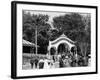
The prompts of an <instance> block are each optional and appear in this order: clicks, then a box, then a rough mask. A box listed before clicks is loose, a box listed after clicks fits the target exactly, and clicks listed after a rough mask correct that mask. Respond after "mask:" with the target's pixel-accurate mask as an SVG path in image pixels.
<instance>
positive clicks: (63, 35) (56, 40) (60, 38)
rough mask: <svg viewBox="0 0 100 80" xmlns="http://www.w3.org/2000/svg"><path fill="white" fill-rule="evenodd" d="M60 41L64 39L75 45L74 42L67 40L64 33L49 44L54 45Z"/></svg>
mask: <svg viewBox="0 0 100 80" xmlns="http://www.w3.org/2000/svg"><path fill="white" fill-rule="evenodd" d="M62 39H64V40H65V39H66V40H67V41H69V42H71V43H76V42H74V41H72V40H71V39H69V38H68V37H67V36H66V35H65V34H64V33H63V34H62V35H60V36H59V37H58V38H57V39H55V40H53V41H50V43H55V42H58V41H60V40H62Z"/></svg>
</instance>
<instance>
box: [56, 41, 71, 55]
mask: <svg viewBox="0 0 100 80" xmlns="http://www.w3.org/2000/svg"><path fill="white" fill-rule="evenodd" d="M57 51H58V54H62V53H68V51H69V46H68V44H67V43H61V44H59V46H58V49H57Z"/></svg>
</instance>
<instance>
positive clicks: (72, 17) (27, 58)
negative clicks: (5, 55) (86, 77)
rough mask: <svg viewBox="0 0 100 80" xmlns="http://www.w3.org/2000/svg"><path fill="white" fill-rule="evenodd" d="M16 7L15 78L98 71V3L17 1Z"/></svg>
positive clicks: (14, 38)
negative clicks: (94, 4) (74, 3)
mask: <svg viewBox="0 0 100 80" xmlns="http://www.w3.org/2000/svg"><path fill="white" fill-rule="evenodd" d="M13 7H15V8H12V9H13V15H15V17H13V18H12V19H13V20H12V22H13V25H12V27H13V26H15V28H14V27H13V29H12V30H13V42H14V43H13V44H15V45H13V53H12V59H13V60H14V61H12V62H13V65H12V66H13V71H12V73H14V77H15V78H16V77H19V78H20V77H22V78H23V77H38V76H39V77H41V76H44V77H46V76H54V75H56V76H60V75H74V74H76V75H77V74H78V75H79V74H91V73H94V74H95V73H97V51H96V50H97V42H96V41H97V40H96V39H97V33H96V31H97V25H96V24H97V13H96V12H97V7H96V6H85V5H84V6H81V5H64V4H46V3H31V2H30V3H27V2H26V3H25V2H24V3H23V2H22V3H20V2H18V3H17V2H15V3H13ZM15 19H16V20H15ZM15 65H16V66H15Z"/></svg>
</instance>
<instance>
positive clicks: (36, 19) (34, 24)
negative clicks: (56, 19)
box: [23, 12, 50, 46]
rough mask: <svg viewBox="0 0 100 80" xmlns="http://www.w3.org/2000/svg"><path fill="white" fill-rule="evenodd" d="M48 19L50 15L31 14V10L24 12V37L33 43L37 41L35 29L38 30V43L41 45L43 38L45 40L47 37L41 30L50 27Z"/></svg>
mask: <svg viewBox="0 0 100 80" xmlns="http://www.w3.org/2000/svg"><path fill="white" fill-rule="evenodd" d="M48 19H49V16H48V15H42V14H38V15H35V14H30V13H29V12H28V13H25V12H23V38H24V39H26V40H28V41H30V42H32V43H35V36H36V34H35V31H37V38H38V39H37V41H38V45H39V46H41V44H42V42H41V40H44V41H45V38H44V37H43V35H42V34H41V31H47V30H49V28H50V25H49V24H48V23H47V22H48ZM40 35H41V36H42V37H41V36H40ZM42 45H43V44H42ZM44 46H45V45H44Z"/></svg>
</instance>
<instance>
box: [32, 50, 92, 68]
mask: <svg viewBox="0 0 100 80" xmlns="http://www.w3.org/2000/svg"><path fill="white" fill-rule="evenodd" d="M89 60H90V59H89V58H88V57H87V56H85V57H84V56H80V55H78V54H77V53H76V52H71V51H69V52H62V53H58V54H57V55H51V57H45V58H43V57H42V58H39V57H35V58H32V59H31V60H30V64H31V68H33V67H34V66H35V69H43V68H45V69H47V68H63V67H81V66H89V63H90V61H89Z"/></svg>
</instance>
